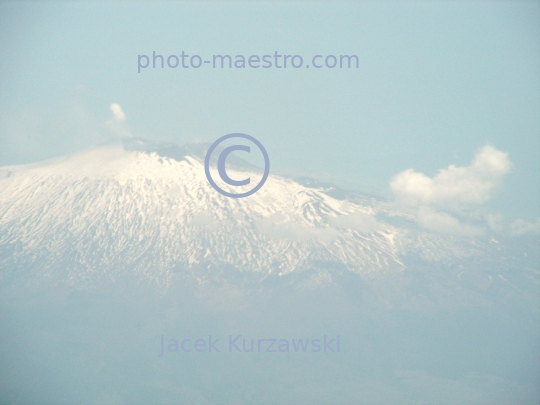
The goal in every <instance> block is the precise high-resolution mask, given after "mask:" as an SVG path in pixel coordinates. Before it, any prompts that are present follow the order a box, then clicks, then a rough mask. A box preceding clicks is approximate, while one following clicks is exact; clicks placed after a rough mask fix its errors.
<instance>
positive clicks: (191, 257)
mask: <svg viewBox="0 0 540 405" xmlns="http://www.w3.org/2000/svg"><path fill="white" fill-rule="evenodd" d="M207 148H208V145H205V144H194V145H187V146H184V147H179V146H177V145H174V144H170V143H159V142H150V141H147V140H144V139H139V138H133V139H129V140H127V141H124V142H123V143H122V144H113V145H106V146H103V147H98V148H94V149H91V150H87V151H84V152H81V153H77V154H74V155H70V156H66V157H62V158H57V159H52V160H49V161H45V162H40V163H35V164H28V165H22V166H7V167H3V168H1V169H0V266H1V267H2V268H3V270H2V274H1V276H2V278H3V279H4V281H5V282H8V281H9V280H12V279H20V278H21V277H24V278H25V279H26V280H32V281H33V282H37V283H39V282H42V281H44V280H63V281H67V282H69V283H75V284H77V283H84V282H85V281H90V280H92V279H95V278H101V279H103V278H105V279H110V280H115V279H117V278H119V277H124V276H129V277H135V278H136V279H137V280H138V281H140V282H149V283H153V284H155V285H157V286H159V287H160V288H164V289H166V288H168V287H169V286H170V284H171V283H172V282H173V279H174V278H175V277H176V276H178V275H179V274H180V275H183V276H189V277H192V278H194V279H196V280H197V281H198V282H200V283H204V282H205V281H208V279H215V278H219V277H225V275H226V274H228V275H229V276H230V275H231V274H235V275H240V276H242V277H244V278H245V277H247V278H249V279H251V280H255V281H256V282H259V281H262V280H265V279H266V278H268V277H283V276H286V275H289V276H290V275H297V274H308V273H309V274H311V277H312V280H311V282H313V283H315V284H317V283H319V284H320V283H325V282H328V281H330V280H331V279H332V274H331V273H332V271H337V270H339V271H341V272H342V271H347V272H352V273H357V274H359V275H363V276H369V277H371V276H377V275H383V274H401V273H402V272H403V271H404V270H405V269H407V268H408V266H409V265H408V263H407V261H408V262H411V260H412V261H414V262H415V263H419V262H421V263H424V265H427V266H434V265H441V264H445V265H452V264H453V265H455V266H459V265H460V264H459V263H460V260H463V259H467V260H468V262H471V260H472V261H474V260H487V259H488V258H489V257H490V255H491V253H490V252H492V251H493V250H494V249H496V248H497V246H494V245H493V244H490V243H489V242H488V241H487V239H486V240H480V239H474V238H456V237H449V236H441V235H437V234H433V233H428V232H425V231H422V230H420V229H418V228H417V227H416V226H415V223H414V221H412V219H413V218H412V217H411V215H410V214H407V213H405V212H402V211H400V210H399V209H397V208H395V207H393V206H392V204H389V203H387V202H385V201H384V200H382V199H378V198H376V197H373V196H370V195H364V194H360V193H347V192H344V191H343V190H339V189H337V188H336V187H333V186H331V185H325V184H321V183H318V182H316V181H314V180H310V179H296V180H295V179H293V178H287V177H284V176H279V175H275V174H271V175H270V176H269V179H268V181H267V182H266V184H265V185H264V187H262V189H261V190H259V191H258V192H257V193H255V194H254V195H252V196H250V197H247V198H242V199H231V198H227V197H225V196H222V195H221V194H219V193H218V192H216V191H215V190H214V189H213V188H212V187H211V186H210V184H209V183H208V181H207V179H206V177H205V172H204V163H203V162H204V155H205V153H206V150H207ZM231 158H232V159H233V160H232V165H231V169H230V170H229V173H230V175H231V177H233V178H245V177H247V176H253V177H256V176H257V175H259V173H258V170H257V169H256V168H254V167H253V166H250V165H249V164H247V163H245V162H242V160H241V159H238V158H236V160H234V159H235V157H234V156H233V155H231ZM456 268H458V267H456ZM21 269H25V270H24V273H23V270H21ZM336 269H337V270H336ZM306 272H307V273H306ZM22 274H24V276H22ZM29 274H31V276H29ZM483 282H485V280H484V281H483Z"/></svg>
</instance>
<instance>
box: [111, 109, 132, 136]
mask: <svg viewBox="0 0 540 405" xmlns="http://www.w3.org/2000/svg"><path fill="white" fill-rule="evenodd" d="M111 112H112V114H113V117H112V118H111V119H110V120H107V122H106V124H107V127H109V130H110V131H111V133H112V134H113V136H114V137H118V138H131V137H133V135H132V134H131V132H130V131H129V130H128V128H127V127H126V125H125V122H126V119H127V117H126V114H125V113H124V110H123V109H122V107H121V106H120V104H116V103H112V104H111Z"/></svg>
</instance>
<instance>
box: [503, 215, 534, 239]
mask: <svg viewBox="0 0 540 405" xmlns="http://www.w3.org/2000/svg"><path fill="white" fill-rule="evenodd" d="M528 233H530V234H536V235H540V217H539V218H536V221H534V222H527V221H524V220H523V219H516V220H515V221H514V222H512V223H511V224H510V234H511V235H513V236H521V235H525V234H528Z"/></svg>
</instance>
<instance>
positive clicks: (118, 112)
mask: <svg viewBox="0 0 540 405" xmlns="http://www.w3.org/2000/svg"><path fill="white" fill-rule="evenodd" d="M111 111H112V113H113V116H114V119H115V120H116V121H125V120H126V114H124V111H123V110H122V107H120V104H116V103H112V104H111Z"/></svg>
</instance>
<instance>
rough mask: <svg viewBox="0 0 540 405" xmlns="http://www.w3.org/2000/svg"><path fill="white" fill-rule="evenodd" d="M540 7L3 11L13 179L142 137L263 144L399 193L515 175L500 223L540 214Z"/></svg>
mask: <svg viewBox="0 0 540 405" xmlns="http://www.w3.org/2000/svg"><path fill="white" fill-rule="evenodd" d="M539 17H540V3H537V2H530V3H525V2H521V3H520V2H496V3H494V2H476V3H467V2H449V3H445V2H426V3H419V2H411V3H406V2H386V3H383V4H377V3H374V2H363V3H337V4H336V3H334V2H332V3H322V2H316V3H300V2H297V3H290V4H287V3H277V2H261V3H253V2H249V3H248V2H238V3H232V2H230V3H229V2H227V3H217V2H207V3H201V4H194V3H172V2H163V3H158V2H148V3H139V2H137V3H124V2H122V3H120V2H115V3H112V4H106V3H104V2H99V3H98V2H96V3H82V2H78V3H68V2H57V3H52V2H43V3H42V2H40V3H38V2H35V3H34V2H30V3H11V2H8V3H0V46H1V50H0V72H1V76H0V164H1V165H7V164H19V163H27V162H31V161H36V160H40V159H44V158H48V157H51V156H57V155H60V154H64V153H69V152H73V151H76V150H79V149H82V148H85V147H88V146H91V145H96V144H99V143H101V142H103V141H105V140H107V139H109V138H110V137H111V136H112V134H111V132H110V128H108V127H107V125H106V121H107V120H110V118H111V111H110V105H111V103H118V104H119V105H121V107H122V109H123V111H124V112H125V114H126V116H127V120H126V125H127V127H128V128H129V131H130V132H131V133H132V134H134V135H137V136H143V137H148V138H152V139H165V140H171V141H175V142H178V143H185V142H189V141H194V140H204V141H213V140H215V139H217V138H218V137H219V136H221V135H224V134H227V133H230V132H245V133H248V134H250V135H253V136H255V137H256V138H257V139H259V140H260V141H261V142H262V143H263V144H264V145H265V146H266V148H267V150H268V152H269V154H270V158H271V162H272V170H273V171H274V172H288V173H300V174H301V173H304V174H312V175H314V176H316V177H319V178H323V179H330V180H332V181H335V182H338V183H340V184H343V185H353V184H363V185H366V186H369V187H372V188H373V189H374V190H378V191H379V192H380V193H383V194H384V193H389V186H388V185H389V182H390V180H391V179H392V177H393V176H395V175H396V174H397V173H399V172H402V171H404V170H406V169H409V168H412V169H414V170H415V171H417V172H422V173H424V174H425V175H426V176H430V177H432V176H434V175H435V174H436V173H437V171H438V170H439V169H441V168H446V167H448V166H449V165H451V164H454V165H456V166H467V165H469V164H470V163H471V161H472V160H473V158H474V156H475V154H476V153H477V151H478V150H479V149H480V148H482V147H483V146H485V145H486V144H491V145H493V147H494V148H496V149H497V150H500V151H503V152H507V153H508V158H509V160H510V162H511V163H512V168H511V169H510V171H509V172H508V174H506V175H505V177H504V184H503V186H502V187H501V188H500V190H499V192H498V194H497V195H496V196H495V197H494V198H493V199H492V200H491V201H489V202H488V203H487V204H488V205H487V206H486V207H487V208H486V209H487V210H491V211H500V212H502V213H503V214H504V215H505V216H506V217H507V218H508V219H509V220H513V219H515V218H524V219H527V220H532V219H534V218H535V217H537V216H538V215H540V213H539V211H540V208H539V207H540V187H539V184H540V162H539V160H540V158H539V152H540V18H539ZM152 51H156V52H157V53H159V54H163V55H165V56H168V55H171V54H176V55H178V54H180V53H181V52H182V51H185V52H186V53H187V54H190V55H191V54H199V55H202V56H203V58H204V57H207V58H210V57H211V55H213V54H231V55H236V54H243V55H246V56H249V55H251V54H256V55H264V54H273V53H274V52H275V51H278V52H279V53H280V54H299V55H302V56H303V57H304V59H305V60H306V59H308V58H310V57H311V56H312V55H315V54H323V55H328V54H334V55H339V54H357V55H358V56H359V60H360V66H359V68H358V69H307V68H302V69H291V68H288V69H275V68H273V69H249V68H246V69H212V68H210V67H209V66H204V67H202V68H200V69H170V68H165V69H146V70H143V71H142V72H141V73H140V74H139V73H137V55H139V54H151V53H152Z"/></svg>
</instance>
